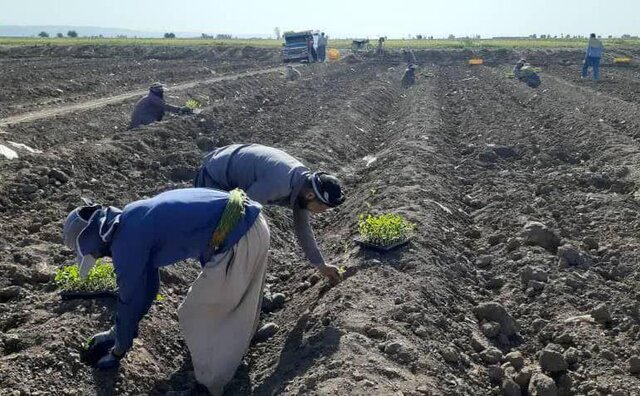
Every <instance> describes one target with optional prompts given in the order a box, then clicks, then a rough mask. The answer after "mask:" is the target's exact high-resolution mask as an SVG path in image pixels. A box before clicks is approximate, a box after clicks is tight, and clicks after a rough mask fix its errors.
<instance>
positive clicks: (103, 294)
mask: <svg viewBox="0 0 640 396" xmlns="http://www.w3.org/2000/svg"><path fill="white" fill-rule="evenodd" d="M60 298H62V299H63V300H78V299H86V300H93V299H98V298H113V299H114V300H117V299H118V292H117V291H84V292H81V291H63V292H60Z"/></svg>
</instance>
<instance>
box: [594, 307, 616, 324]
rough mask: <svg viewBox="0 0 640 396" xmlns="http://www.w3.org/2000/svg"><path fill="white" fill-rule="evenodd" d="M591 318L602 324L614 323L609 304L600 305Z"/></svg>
mask: <svg viewBox="0 0 640 396" xmlns="http://www.w3.org/2000/svg"><path fill="white" fill-rule="evenodd" d="M591 316H592V317H593V319H594V320H595V321H596V322H598V323H601V324H604V325H606V324H609V323H611V322H612V320H613V318H612V317H611V312H610V311H609V307H608V306H607V304H604V303H602V304H599V305H598V306H597V307H595V308H594V309H593V310H592V311H591Z"/></svg>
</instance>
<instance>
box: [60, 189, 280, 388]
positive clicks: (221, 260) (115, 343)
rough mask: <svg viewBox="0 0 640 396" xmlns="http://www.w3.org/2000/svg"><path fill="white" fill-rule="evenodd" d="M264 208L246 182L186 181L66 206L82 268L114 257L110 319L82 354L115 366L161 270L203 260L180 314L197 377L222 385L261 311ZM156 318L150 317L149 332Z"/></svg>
mask: <svg viewBox="0 0 640 396" xmlns="http://www.w3.org/2000/svg"><path fill="white" fill-rule="evenodd" d="M260 211H261V206H260V204H258V203H257V202H253V201H251V200H249V199H248V198H247V197H246V195H245V194H244V192H242V191H240V190H235V191H232V192H230V193H227V192H224V191H218V190H212V189H207V188H187V189H180V190H171V191H166V192H163V193H161V194H159V195H156V196H155V197H152V198H149V199H144V200H140V201H136V202H133V203H130V204H128V205H126V206H125V207H124V209H122V210H120V209H118V208H115V207H111V206H103V205H93V204H91V205H87V206H81V207H78V208H76V209H74V210H73V211H72V212H71V213H69V215H68V216H67V219H66V221H65V222H64V229H63V235H64V238H63V239H64V243H65V245H66V246H67V247H68V248H70V249H72V250H73V251H75V252H76V255H77V260H78V263H79V267H80V269H79V273H80V276H81V277H82V278H84V277H85V276H86V275H87V274H88V272H89V270H90V269H91V268H92V267H93V265H94V264H95V260H96V259H98V258H100V257H105V256H108V257H112V259H113V268H114V271H115V274H116V278H117V283H118V302H117V306H116V315H115V322H114V325H113V327H111V328H110V329H109V330H107V331H104V332H101V333H98V334H96V335H94V336H93V337H91V339H90V340H89V342H88V345H87V346H86V347H85V349H84V350H83V351H82V355H83V358H82V360H83V362H84V363H87V364H89V365H91V366H94V367H96V368H98V369H113V368H116V367H117V366H118V365H119V362H120V360H121V359H122V358H123V357H124V356H125V355H126V353H127V352H128V351H129V350H130V349H131V348H132V346H133V340H134V338H135V337H137V335H138V328H139V325H140V321H141V320H142V319H143V318H144V316H145V315H146V314H147V313H148V312H149V308H151V306H152V305H153V302H154V300H155V299H156V296H157V295H158V289H159V287H160V272H159V269H160V268H162V267H166V266H169V265H172V264H177V263H178V262H181V261H183V260H186V259H198V260H199V262H200V265H201V266H202V268H201V272H200V275H199V276H198V278H197V279H196V280H195V282H194V283H193V284H192V285H191V288H190V289H189V292H188V293H187V296H186V297H185V299H184V301H183V302H182V304H181V305H180V307H179V308H178V319H179V322H180V326H181V327H182V332H183V335H184V339H185V341H186V344H187V347H188V348H189V351H190V352H191V361H192V362H193V368H194V373H195V377H196V380H198V382H200V383H201V384H203V385H204V386H206V387H207V388H208V389H209V391H210V392H211V393H212V394H214V395H220V394H222V389H223V387H224V385H225V384H227V383H228V382H229V381H230V380H231V378H232V377H233V375H234V373H235V372H236V369H237V368H238V366H239V365H240V363H241V362H242V357H243V356H244V354H245V353H246V352H247V349H249V344H250V343H251V339H252V338H253V335H254V333H255V329H256V325H257V323H258V320H259V315H258V314H259V312H260V308H259V304H260V301H261V299H262V290H263V285H264V279H265V272H266V268H267V267H266V266H267V258H268V254H269V239H270V235H269V228H268V226H267V223H266V221H265V220H264V217H263V216H262V214H261V213H260ZM154 326H155V324H153V323H150V324H149V327H150V328H151V331H155V330H154ZM143 359H144V358H143Z"/></svg>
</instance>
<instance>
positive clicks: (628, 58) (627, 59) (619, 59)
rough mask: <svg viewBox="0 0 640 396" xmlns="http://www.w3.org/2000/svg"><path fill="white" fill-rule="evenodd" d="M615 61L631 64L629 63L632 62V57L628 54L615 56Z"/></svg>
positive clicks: (616, 62) (615, 62)
mask: <svg viewBox="0 0 640 396" xmlns="http://www.w3.org/2000/svg"><path fill="white" fill-rule="evenodd" d="M613 63H614V64H619V63H623V64H629V63H631V58H630V57H628V56H625V57H621V58H613Z"/></svg>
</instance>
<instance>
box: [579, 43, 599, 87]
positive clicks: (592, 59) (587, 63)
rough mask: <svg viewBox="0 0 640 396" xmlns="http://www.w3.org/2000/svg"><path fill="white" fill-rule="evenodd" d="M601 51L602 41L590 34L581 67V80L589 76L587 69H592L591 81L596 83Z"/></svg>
mask: <svg viewBox="0 0 640 396" xmlns="http://www.w3.org/2000/svg"><path fill="white" fill-rule="evenodd" d="M603 51H604V46H603V45H602V41H600V40H598V39H597V38H596V34H595V33H591V37H589V45H587V51H586V53H585V58H584V64H583V66H582V78H587V76H588V75H589V67H592V68H593V79H594V80H596V81H597V80H599V79H600V58H602V52H603Z"/></svg>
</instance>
